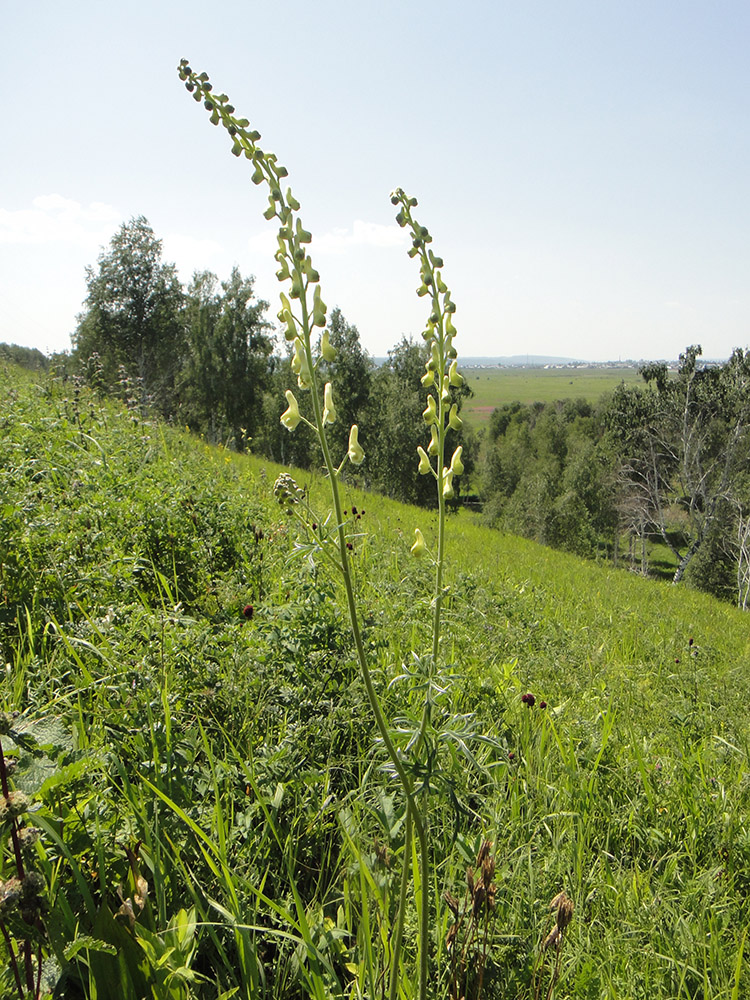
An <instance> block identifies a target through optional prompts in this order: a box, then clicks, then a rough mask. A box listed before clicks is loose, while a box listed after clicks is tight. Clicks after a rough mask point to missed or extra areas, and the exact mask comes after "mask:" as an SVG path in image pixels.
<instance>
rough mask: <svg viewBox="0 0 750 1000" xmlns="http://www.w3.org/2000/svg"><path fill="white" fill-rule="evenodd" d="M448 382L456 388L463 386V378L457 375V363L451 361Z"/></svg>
mask: <svg viewBox="0 0 750 1000" xmlns="http://www.w3.org/2000/svg"><path fill="white" fill-rule="evenodd" d="M448 380H449V382H450V384H451V385H452V386H454V387H456V388H458V386H459V385H463V384H464V380H463V376H462V375H459V374H458V361H451V366H450V368H449V369H448Z"/></svg>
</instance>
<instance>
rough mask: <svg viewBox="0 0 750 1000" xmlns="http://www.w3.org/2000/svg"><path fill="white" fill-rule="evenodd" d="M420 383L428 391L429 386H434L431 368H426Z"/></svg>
mask: <svg viewBox="0 0 750 1000" xmlns="http://www.w3.org/2000/svg"><path fill="white" fill-rule="evenodd" d="M420 381H421V383H422V385H423V386H424V387H425V389H429V388H430V386H431V385H434V384H435V372H434V371H433V370H432V369H431V368H428V369H427V371H426V372H425V373H424V375H423V376H422V378H421V379H420Z"/></svg>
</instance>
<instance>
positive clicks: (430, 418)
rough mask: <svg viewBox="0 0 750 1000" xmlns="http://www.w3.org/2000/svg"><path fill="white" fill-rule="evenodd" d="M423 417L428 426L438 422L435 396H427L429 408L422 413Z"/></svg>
mask: <svg viewBox="0 0 750 1000" xmlns="http://www.w3.org/2000/svg"><path fill="white" fill-rule="evenodd" d="M422 417H423V418H424V422H425V423H426V424H427V426H428V427H429V426H430V424H434V423H436V422H437V404H436V402H435V397H434V396H428V397H427V408H426V409H425V410H424V412H423V413H422Z"/></svg>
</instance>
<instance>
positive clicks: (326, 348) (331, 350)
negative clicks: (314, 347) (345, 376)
mask: <svg viewBox="0 0 750 1000" xmlns="http://www.w3.org/2000/svg"><path fill="white" fill-rule="evenodd" d="M320 353H321V354H322V355H323V358H324V359H325V360H326V361H335V360H336V348H335V347H334V346H333V345H332V344H331V340H330V337H329V334H328V330H324V331H323V337H322V338H321V341H320Z"/></svg>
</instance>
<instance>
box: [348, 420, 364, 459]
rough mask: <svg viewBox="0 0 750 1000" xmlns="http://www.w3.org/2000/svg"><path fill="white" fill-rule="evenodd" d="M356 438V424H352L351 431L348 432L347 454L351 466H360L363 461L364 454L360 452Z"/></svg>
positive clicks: (360, 447)
mask: <svg viewBox="0 0 750 1000" xmlns="http://www.w3.org/2000/svg"><path fill="white" fill-rule="evenodd" d="M358 436H359V429H358V427H357V425H356V424H352V429H351V430H350V431H349V450H348V452H347V455H348V457H349V461H350V462H351V463H352V465H361V464H362V463H363V462H364V460H365V453H364V452H363V451H362V446H361V445H360V443H359V441H358Z"/></svg>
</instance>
